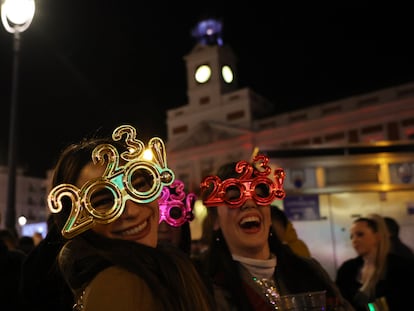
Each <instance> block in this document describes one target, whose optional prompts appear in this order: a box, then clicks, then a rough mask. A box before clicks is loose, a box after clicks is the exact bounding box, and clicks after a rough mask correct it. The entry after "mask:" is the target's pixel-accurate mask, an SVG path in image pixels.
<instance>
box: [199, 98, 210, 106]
mask: <svg viewBox="0 0 414 311" xmlns="http://www.w3.org/2000/svg"><path fill="white" fill-rule="evenodd" d="M209 103H210V97H209V96H203V97H201V98H200V105H207V104H209Z"/></svg>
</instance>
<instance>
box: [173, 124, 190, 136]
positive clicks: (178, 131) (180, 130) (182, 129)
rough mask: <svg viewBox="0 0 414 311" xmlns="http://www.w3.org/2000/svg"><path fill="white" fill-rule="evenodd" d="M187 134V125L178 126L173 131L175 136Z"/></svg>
mask: <svg viewBox="0 0 414 311" xmlns="http://www.w3.org/2000/svg"><path fill="white" fill-rule="evenodd" d="M187 132H188V126H187V125H182V126H178V127H176V128H174V129H173V134H182V133H187Z"/></svg>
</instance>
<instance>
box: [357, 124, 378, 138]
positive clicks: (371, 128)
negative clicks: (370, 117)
mask: <svg viewBox="0 0 414 311" xmlns="http://www.w3.org/2000/svg"><path fill="white" fill-rule="evenodd" d="M378 132H382V125H381V124H378V125H373V126H367V127H363V128H362V129H361V134H362V135H367V134H373V133H378Z"/></svg>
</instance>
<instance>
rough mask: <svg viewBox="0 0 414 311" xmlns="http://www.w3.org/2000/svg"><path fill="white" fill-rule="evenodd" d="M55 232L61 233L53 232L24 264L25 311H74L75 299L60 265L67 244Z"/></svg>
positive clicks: (22, 294) (21, 290)
mask: <svg viewBox="0 0 414 311" xmlns="http://www.w3.org/2000/svg"><path fill="white" fill-rule="evenodd" d="M54 230H57V229H55V228H53V229H52V230H51V231H49V233H48V235H47V236H46V237H45V239H44V240H42V241H41V242H40V243H39V244H38V245H37V246H36V247H35V248H34V249H33V250H32V251H31V252H30V253H29V255H28V256H27V258H26V259H25V261H24V263H23V267H22V279H21V286H20V295H21V303H22V307H23V309H24V310H41V311H48V310H50V311H56V310H59V311H71V310H72V306H73V304H74V299H73V295H72V292H71V290H70V288H69V286H68V285H67V284H66V282H65V280H64V278H63V276H62V274H61V272H60V270H59V266H58V263H57V256H58V254H59V251H60V250H61V248H62V245H63V241H61V240H60V239H61V237H60V234H59V233H58V232H57V231H54Z"/></svg>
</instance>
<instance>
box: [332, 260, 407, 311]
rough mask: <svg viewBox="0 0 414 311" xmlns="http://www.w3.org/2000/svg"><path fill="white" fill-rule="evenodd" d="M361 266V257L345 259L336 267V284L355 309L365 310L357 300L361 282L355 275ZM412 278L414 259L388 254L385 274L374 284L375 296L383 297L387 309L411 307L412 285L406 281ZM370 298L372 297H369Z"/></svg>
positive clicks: (358, 310) (396, 309)
mask: <svg viewBox="0 0 414 311" xmlns="http://www.w3.org/2000/svg"><path fill="white" fill-rule="evenodd" d="M362 266H363V259H362V257H356V258H352V259H349V260H347V261H345V262H344V263H343V264H342V265H341V266H340V267H339V269H338V271H337V276H336V284H337V285H338V287H339V289H340V290H341V292H342V295H343V296H344V297H345V298H346V299H347V300H348V301H349V302H351V303H352V304H353V305H354V307H355V309H356V310H357V311H366V310H367V309H366V308H365V306H361V305H359V304H358V302H357V299H356V297H357V294H358V290H359V288H360V287H361V283H359V282H358V281H357V275H358V273H359V271H360V270H361V268H362ZM413 279H414V260H412V259H405V258H403V257H400V256H397V255H394V254H389V255H388V256H387V268H386V275H385V277H384V278H383V279H381V280H380V281H379V282H378V284H377V286H376V294H375V298H376V299H377V298H380V297H385V298H386V300H387V304H388V307H389V311H401V310H411V309H412V286H409V285H407V284H409V283H407V282H411V281H412V280H413ZM371 300H372V299H371Z"/></svg>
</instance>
